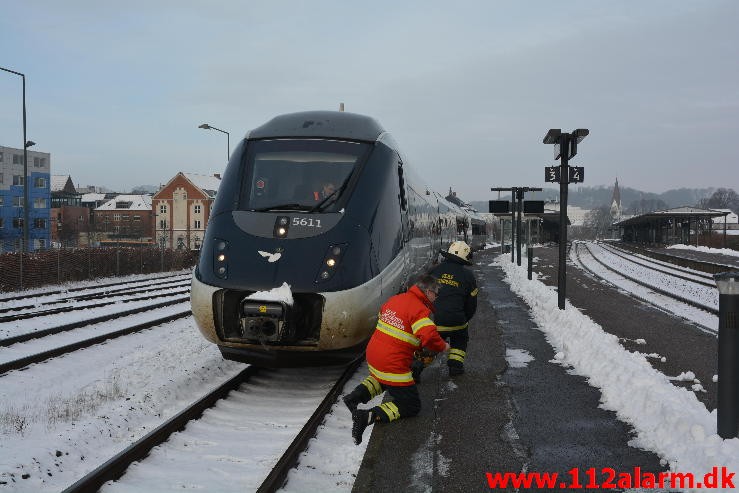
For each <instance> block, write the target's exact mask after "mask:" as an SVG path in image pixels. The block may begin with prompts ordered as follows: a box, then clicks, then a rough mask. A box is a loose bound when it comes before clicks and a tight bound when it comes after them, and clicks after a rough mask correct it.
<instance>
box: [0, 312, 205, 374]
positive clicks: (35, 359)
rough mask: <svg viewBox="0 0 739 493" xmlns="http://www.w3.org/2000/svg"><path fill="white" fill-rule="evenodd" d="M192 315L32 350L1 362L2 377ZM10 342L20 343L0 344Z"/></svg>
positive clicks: (57, 330) (56, 330)
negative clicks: (5, 374) (11, 372)
mask: <svg viewBox="0 0 739 493" xmlns="http://www.w3.org/2000/svg"><path fill="white" fill-rule="evenodd" d="M187 301H188V298H180V299H179V300H176V301H170V302H166V304H160V305H162V306H171V305H175V304H178V303H185V302H187ZM151 310H152V307H145V308H144V309H137V310H136V311H135V313H133V314H134V315H136V314H138V313H141V312H143V311H151ZM190 313H191V312H190V310H189V308H188V309H187V310H182V311H178V312H176V313H174V314H169V315H166V316H164V317H159V318H156V319H154V320H148V321H146V322H142V323H138V324H134V325H131V326H128V327H124V328H121V329H117V330H112V331H108V332H105V333H103V334H98V335H95V336H93V337H88V338H83V339H81V340H77V341H74V342H70V343H67V344H63V345H59V346H55V347H52V348H51V349H45V350H40V351H36V350H33V349H31V354H27V355H26V356H22V357H19V358H15V359H12V360H9V361H5V362H0V375H2V374H4V373H7V372H9V371H12V370H20V369H22V368H25V367H27V366H29V365H32V364H34V363H41V362H44V361H46V360H49V359H51V358H56V357H58V356H62V355H65V354H68V353H71V352H74V351H79V350H80V349H85V348H88V347H90V346H94V345H96V344H100V343H102V342H105V341H107V340H110V339H115V338H118V337H121V336H125V335H128V334H133V333H135V332H139V331H142V330H146V329H150V328H152V327H156V326H157V325H161V324H164V323H167V322H171V321H173V320H177V319H179V318H184V317H186V316H188V315H190ZM126 315H131V314H126ZM126 315H123V314H121V313H117V314H113V315H111V316H108V317H100V318H104V319H105V321H110V320H113V319H115V318H122V316H126ZM88 325H95V322H93V323H89V321H88V323H86V324H77V323H76V324H70V326H62V327H55V328H53V329H47V331H43V332H46V333H45V334H43V335H40V334H38V333H36V334H33V335H35V336H36V337H34V338H40V337H44V336H50V335H53V334H58V333H60V332H65V331H69V330H73V329H77V328H82V327H84V326H88ZM19 337H20V336H19ZM9 340H15V341H16V342H15V343H19V342H18V337H16V338H9V339H4V340H3V341H0V342H2V343H3V344H2V345H4V346H9V345H10V344H8V341H9ZM28 340H30V339H28V338H27V339H26V340H25V341H28ZM25 341H22V342H25ZM22 342H20V343H22Z"/></svg>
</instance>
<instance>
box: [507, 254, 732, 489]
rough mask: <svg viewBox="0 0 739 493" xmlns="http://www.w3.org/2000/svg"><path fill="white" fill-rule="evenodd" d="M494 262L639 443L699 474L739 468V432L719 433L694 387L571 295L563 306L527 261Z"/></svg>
mask: <svg viewBox="0 0 739 493" xmlns="http://www.w3.org/2000/svg"><path fill="white" fill-rule="evenodd" d="M495 263H496V265H498V266H500V267H501V268H502V269H503V271H504V273H505V281H506V282H507V283H508V284H510V286H511V289H512V290H513V291H514V292H515V293H516V294H517V295H518V296H520V297H521V298H523V299H524V301H525V302H526V303H527V304H528V305H529V307H530V309H531V315H532V318H533V320H534V321H535V323H536V324H537V325H538V328H539V330H541V331H542V332H544V334H545V336H546V338H547V341H549V343H550V344H551V345H552V347H553V348H554V350H555V352H556V353H557V355H558V356H559V357H558V358H555V361H557V362H558V363H559V364H561V365H563V366H566V367H568V368H570V369H571V371H572V372H573V373H575V374H578V375H582V376H584V377H585V378H587V379H588V382H589V384H590V385H592V386H594V387H596V388H598V389H600V391H601V394H602V397H601V406H602V407H603V408H605V409H608V410H612V411H615V412H616V414H617V415H618V417H619V419H621V420H622V421H624V422H626V423H629V424H631V425H632V426H633V427H634V430H635V432H636V437H635V438H634V440H633V443H632V445H633V446H636V447H640V448H643V449H646V450H651V451H653V452H655V453H656V454H657V455H659V456H660V457H661V458H662V459H664V460H665V461H667V462H668V463H669V465H670V469H671V470H673V471H680V472H693V473H694V474H696V475H697V476H698V475H700V476H701V477H702V475H703V474H705V473H707V472H710V471H711V470H712V468H713V467H714V466H718V467H721V466H725V467H726V468H727V469H728V470H729V471H739V439H738V438H733V439H730V440H723V439H721V438H720V437H719V436H718V435H717V434H716V411H713V412H709V411H708V410H707V409H706V407H705V406H704V405H703V404H702V403H701V402H700V401H699V400H698V399H697V398H696V396H695V394H694V393H693V392H692V391H690V390H687V389H684V388H680V387H676V386H674V385H672V383H670V379H669V378H668V377H667V376H665V375H664V374H662V373H660V372H659V371H657V370H655V369H654V368H652V366H651V365H650V364H649V362H648V361H647V359H646V356H645V355H644V354H641V353H635V352H630V351H627V350H626V349H624V347H623V346H621V344H619V342H618V338H616V336H614V335H612V334H608V333H606V332H605V331H604V330H603V329H602V328H601V327H600V326H599V325H598V324H596V323H595V322H593V320H592V319H590V318H589V317H588V316H586V315H584V314H582V313H581V312H580V311H579V310H578V309H577V308H576V307H574V306H572V304H570V303H569V301H568V302H567V303H566V309H565V310H559V309H558V305H557V301H558V300H557V293H556V292H555V291H553V290H552V289H551V288H550V287H548V286H546V285H544V284H543V283H541V282H540V281H538V280H537V279H534V280H532V281H529V280H528V279H527V269H526V267H525V266H520V267H519V266H517V265H516V264H514V263H512V262H508V261H507V259H506V258H505V256H499V257H497V259H496V261H495ZM696 491H698V490H696ZM712 491H718V490H712Z"/></svg>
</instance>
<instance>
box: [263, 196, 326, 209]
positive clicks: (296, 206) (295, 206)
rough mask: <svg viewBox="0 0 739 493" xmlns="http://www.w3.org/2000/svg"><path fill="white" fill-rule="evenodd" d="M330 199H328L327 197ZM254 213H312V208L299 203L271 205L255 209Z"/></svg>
mask: <svg viewBox="0 0 739 493" xmlns="http://www.w3.org/2000/svg"><path fill="white" fill-rule="evenodd" d="M326 198H328V197H326ZM253 211H254V212H269V211H309V212H310V211H311V207H309V206H307V205H305V204H297V203H294V202H293V203H290V204H280V205H270V206H269V207H260V208H259V209H253Z"/></svg>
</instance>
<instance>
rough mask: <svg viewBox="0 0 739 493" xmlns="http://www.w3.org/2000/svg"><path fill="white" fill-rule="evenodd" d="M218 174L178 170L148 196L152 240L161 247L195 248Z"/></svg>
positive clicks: (204, 223)
mask: <svg viewBox="0 0 739 493" xmlns="http://www.w3.org/2000/svg"><path fill="white" fill-rule="evenodd" d="M220 184H221V177H220V175H199V174H195V173H182V172H179V173H177V175H175V177H174V178H172V179H171V180H169V182H168V183H167V184H166V185H164V186H163V187H162V188H161V189H159V191H158V192H157V193H155V194H154V197H152V208H153V209H152V210H153V214H154V218H155V224H154V227H155V230H154V237H155V241H156V242H158V243H159V245H160V246H162V247H163V248H178V249H182V248H189V249H192V250H199V249H200V245H201V243H202V241H203V238H204V237H205V226H206V225H207V224H208V218H209V217H210V210H211V207H212V206H213V200H215V197H216V193H217V192H218V187H219V186H220Z"/></svg>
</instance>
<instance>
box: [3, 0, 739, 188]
mask: <svg viewBox="0 0 739 493" xmlns="http://www.w3.org/2000/svg"><path fill="white" fill-rule="evenodd" d="M2 10H3V13H2V16H0V66H2V67H6V68H10V69H12V70H16V71H18V72H23V73H25V74H26V78H27V93H26V99H27V107H28V138H29V139H30V140H33V141H35V142H37V146H36V147H34V150H39V151H44V152H50V153H51V154H52V160H51V162H52V173H53V174H71V175H72V177H73V179H74V182H75V184H82V185H86V184H98V185H103V186H107V187H110V188H112V189H117V190H121V189H125V188H130V187H131V186H135V185H139V184H159V183H166V181H167V180H168V179H170V178H171V177H172V176H173V175H174V174H175V173H176V172H177V171H180V170H183V171H189V172H199V173H211V172H220V171H222V169H223V167H224V166H225V155H226V136H225V135H224V134H221V133H219V132H216V131H211V130H207V131H206V130H201V129H198V125H199V124H201V123H209V124H211V125H213V126H215V127H217V128H220V129H222V130H225V131H228V132H230V134H231V135H230V137H231V138H230V140H231V149H233V148H234V147H235V145H236V143H237V141H238V140H239V139H240V138H241V137H243V135H244V134H245V132H246V131H247V130H248V129H250V128H254V127H256V126H258V125H260V124H262V123H263V122H265V121H266V120H268V119H269V118H271V117H273V116H275V115H277V114H281V113H287V112H292V111H303V110H316V109H317V110H333V109H338V106H339V102H344V103H345V104H346V110H347V111H352V112H357V113H363V114H368V115H371V116H374V117H375V118H377V119H378V120H379V121H380V122H381V123H382V124H383V125H384V126H385V127H386V128H387V129H388V130H389V131H390V132H392V133H393V134H394V135H395V137H396V139H397V140H398V142H399V143H400V145H401V147H403V149H404V150H405V152H406V153H407V154H408V155H409V157H410V159H411V160H412V163H413V164H414V166H415V167H416V168H417V169H418V170H419V171H420V173H421V174H423V175H424V176H425V177H426V179H427V180H428V183H429V184H430V185H431V186H432V187H433V188H435V189H437V190H441V191H446V190H447V189H448V187H449V186H453V187H454V188H455V189H456V190H457V191H458V192H459V194H460V196H462V197H463V198H465V199H466V200H486V199H489V198H494V197H492V194H491V192H490V191H489V189H490V187H492V186H523V185H525V186H542V185H544V183H543V169H542V168H543V167H544V166H548V165H552V164H553V163H554V162H553V160H552V148H551V147H552V146H549V145H544V144H542V142H541V141H542V138H543V136H544V134H545V133H546V132H547V130H548V129H549V128H561V129H563V130H564V131H569V130H573V129H575V128H581V127H582V128H588V129H590V132H591V133H590V136H589V137H588V138H587V139H586V140H585V141H584V142H583V144H582V145H581V146H580V153H579V155H578V157H576V158H575V160H574V161H573V162H572V164H573V165H577V166H584V167H585V168H586V172H585V183H584V185H589V186H596V185H609V186H610V185H611V184H612V183H613V182H614V180H615V178H616V177H618V178H619V182H620V183H621V184H622V186H629V187H634V188H638V189H642V190H645V191H653V192H662V191H665V190H667V189H670V188H679V187H718V186H728V187H731V188H734V189H739V179H738V178H737V173H736V163H737V161H739V146H737V144H736V139H735V136H736V135H737V134H738V133H739V118H737V114H738V112H737V110H738V109H739V64H737V63H736V60H737V59H739V48H737V47H739V30H737V29H736V24H737V21H739V3H737V2H735V1H732V0H701V1H697V0H690V1H688V0H686V1H682V2H674V1H671V0H655V1H650V2H643V1H639V0H624V1H621V2H591V1H588V0H573V1H569V2H564V3H559V4H556V5H554V4H552V3H551V2H548V1H544V0H534V1H529V2H510V1H507V2H506V1H482V0H479V1H471V2H462V3H449V2H441V1H420V0H416V1H409V2H391V1H388V0H380V1H378V2H373V3H372V4H371V5H370V4H361V3H353V2H350V3H346V2H340V1H323V2H297V1H293V2H268V1H250V2H240V1H215V2H206V1H204V0H203V1H195V0H183V1H174V0H168V1H157V2H148V1H146V2H144V1H141V0H132V1H130V2H125V3H115V4H113V3H110V2H95V1H92V0H71V1H67V2H56V1H52V0H29V1H24V2H5V4H4V5H3V8H2ZM21 121H22V120H21V80H20V77H18V76H15V75H12V74H8V73H5V72H0V144H2V145H8V146H12V147H21V143H22V123H21ZM696 168H699V169H700V172H699V173H697V172H696ZM717 176H723V177H724V179H722V180H719V179H717V178H716V177H717Z"/></svg>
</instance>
